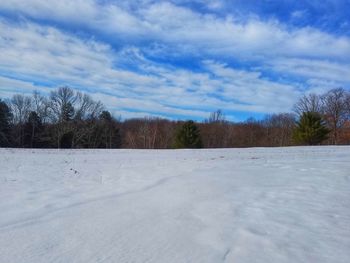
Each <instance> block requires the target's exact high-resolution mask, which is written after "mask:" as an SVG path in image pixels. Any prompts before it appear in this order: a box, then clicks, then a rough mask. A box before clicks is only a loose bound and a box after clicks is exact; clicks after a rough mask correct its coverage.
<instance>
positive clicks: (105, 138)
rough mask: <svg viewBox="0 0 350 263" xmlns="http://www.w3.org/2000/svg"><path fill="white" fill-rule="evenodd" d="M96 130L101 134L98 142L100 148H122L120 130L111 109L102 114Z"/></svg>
mask: <svg viewBox="0 0 350 263" xmlns="http://www.w3.org/2000/svg"><path fill="white" fill-rule="evenodd" d="M96 132H97V134H99V135H98V137H99V143H98V144H97V147H98V148H106V149H113V148H120V146H121V136H120V130H119V128H118V127H117V123H116V121H115V120H114V119H113V117H112V115H111V113H110V112H109V111H103V112H102V113H101V114H100V118H99V125H98V126H97V129H96Z"/></svg>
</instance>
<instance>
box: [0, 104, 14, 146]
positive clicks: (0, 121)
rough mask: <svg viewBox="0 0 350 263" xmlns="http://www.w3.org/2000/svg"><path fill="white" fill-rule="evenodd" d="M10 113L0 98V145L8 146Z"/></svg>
mask: <svg viewBox="0 0 350 263" xmlns="http://www.w3.org/2000/svg"><path fill="white" fill-rule="evenodd" d="M11 118H12V114H11V111H10V108H9V107H8V106H7V104H6V103H5V102H3V101H2V100H1V99H0V147H7V146H10V141H11V139H10V138H11V127H10V121H11Z"/></svg>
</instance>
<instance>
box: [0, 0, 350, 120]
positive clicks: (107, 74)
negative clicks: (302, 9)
mask: <svg viewBox="0 0 350 263" xmlns="http://www.w3.org/2000/svg"><path fill="white" fill-rule="evenodd" d="M175 2H176V1H175ZM180 2H181V0H180ZM199 2H201V0H199ZM213 3H214V4H213V6H211V7H210V6H208V8H212V9H215V8H220V5H222V4H223V2H222V1H215V2H213ZM1 10H2V11H6V12H12V13H14V14H21V15H23V16H24V17H26V19H29V20H28V21H32V22H28V21H27V20H24V21H22V22H21V23H17V24H14V23H10V22H8V20H5V19H3V20H0V53H1V60H0V74H2V75H3V77H2V78H0V85H1V88H0V92H1V94H0V95H1V96H5V95H6V94H7V95H8V94H10V93H11V92H10V91H9V89H11V87H13V88H12V89H13V90H18V88H19V87H20V85H23V90H30V89H32V88H33V89H38V86H37V85H34V84H33V83H49V84H50V85H49V86H55V85H70V86H72V87H77V88H80V89H84V90H85V91H87V92H90V93H91V94H92V95H93V96H95V97H96V98H100V99H102V100H103V102H104V103H105V104H106V106H108V107H109V108H111V109H113V110H115V111H120V112H123V113H126V112H127V109H133V111H134V112H135V113H132V112H131V113H128V116H133V114H134V116H138V117H139V116H141V115H142V114H144V113H149V114H153V115H157V116H175V115H176V116H192V117H196V118H204V117H206V116H207V115H208V111H211V110H215V109H217V108H220V109H223V110H224V111H228V112H234V111H251V112H260V113H271V112H281V111H288V110H289V109H290V108H291V106H292V105H293V103H294V102H295V100H296V99H297V97H298V96H299V95H300V93H301V90H302V89H305V88H306V87H307V88H309V89H313V90H321V89H327V85H338V84H349V82H350V81H349V76H350V74H349V60H350V39H349V37H346V36H335V35H331V34H328V33H324V32H321V31H320V30H317V29H315V28H310V27H307V28H292V27H287V26H286V25H283V24H281V23H280V22H278V21H273V20H270V21H262V20H259V19H258V18H248V19H246V20H245V21H240V20H239V19H237V18H235V17H230V16H225V17H217V16H215V15H213V14H201V13H198V12H195V11H193V10H191V9H188V8H185V7H180V6H177V5H175V4H171V3H166V2H158V1H148V0H142V1H141V0H140V1H137V2H132V3H131V2H125V1H120V2H117V1H114V2H113V3H111V2H107V1H106V2H105V1H103V2H101V1H94V0H77V1H70V0H61V1H46V0H27V1H21V0H8V1H2V2H0V11H1ZM36 19H38V20H47V21H51V22H54V24H56V25H61V26H62V25H69V26H70V27H71V31H70V32H71V33H67V32H65V31H63V30H62V29H59V28H60V27H56V28H55V27H53V26H44V25H39V24H36V22H33V21H36ZM75 29H81V30H83V31H84V30H86V31H85V33H86V32H87V33H88V37H87V38H86V37H81V35H85V34H75V33H76V32H72V31H75ZM95 36H97V37H96V38H95ZM98 36H100V37H101V36H102V38H101V39H105V41H109V42H110V43H109V44H106V43H105V42H102V41H98V40H96V39H99V38H98ZM106 39H107V40H106ZM115 43H118V50H115V49H113V45H114V44H115ZM125 43H128V44H127V45H126V44H125ZM143 54H146V57H152V56H156V57H161V56H164V57H166V56H168V57H170V56H173V57H181V56H185V57H187V58H188V57H195V58H196V59H197V60H198V63H199V64H200V62H201V61H202V60H203V61H204V62H203V63H202V65H201V66H199V68H198V69H196V71H192V70H189V69H184V68H182V69H181V68H180V67H176V66H171V65H167V64H160V63H155V62H153V61H152V60H150V59H147V58H146V57H145V56H144V55H143ZM170 54H172V55H170ZM147 55H148V56H147ZM208 58H209V59H208ZM231 60H233V61H240V62H241V63H245V64H246V65H247V66H246V69H245V70H243V69H241V70H239V69H237V68H234V67H230V66H228V65H229V63H226V62H227V61H231ZM252 67H253V68H255V70H252V69H251V68H252ZM266 71H270V73H271V72H272V73H277V74H279V76H281V77H280V78H279V79H277V78H267V77H266V76H268V75H269V74H265V73H266ZM262 72H265V73H264V74H263V73H262ZM272 75H273V74H272ZM6 76H7V77H6ZM11 76H12V77H11ZM290 76H292V77H297V78H302V79H304V82H303V81H298V82H293V81H291V80H289V81H286V80H288V79H289V77H290ZM16 78H17V79H21V81H17V82H16V80H15V79H16ZM11 82H12V84H11ZM10 84H11V85H13V86H10ZM43 86H45V85H44V84H42V85H40V87H39V88H40V89H45V88H44V87H43Z"/></svg>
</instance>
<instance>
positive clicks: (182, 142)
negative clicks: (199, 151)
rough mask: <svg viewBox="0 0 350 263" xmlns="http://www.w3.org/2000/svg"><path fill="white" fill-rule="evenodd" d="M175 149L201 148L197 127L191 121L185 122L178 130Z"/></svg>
mask: <svg viewBox="0 0 350 263" xmlns="http://www.w3.org/2000/svg"><path fill="white" fill-rule="evenodd" d="M174 147H175V148H201V147H202V140H201V136H200V133H199V129H198V127H197V126H196V125H195V123H194V122H193V121H187V122H185V123H184V124H183V125H182V126H181V127H180V129H178V131H177V133H176V137H175V143H174Z"/></svg>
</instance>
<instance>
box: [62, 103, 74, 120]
mask: <svg viewBox="0 0 350 263" xmlns="http://www.w3.org/2000/svg"><path fill="white" fill-rule="evenodd" d="M74 113H75V110H74V107H73V105H72V103H70V102H68V103H67V104H64V105H63V106H62V116H61V120H62V121H64V122H68V121H71V120H72V119H73V117H74Z"/></svg>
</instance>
